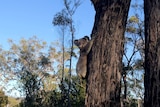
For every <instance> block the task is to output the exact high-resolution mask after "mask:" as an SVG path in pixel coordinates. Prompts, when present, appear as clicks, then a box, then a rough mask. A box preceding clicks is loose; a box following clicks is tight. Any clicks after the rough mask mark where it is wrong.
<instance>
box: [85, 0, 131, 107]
mask: <svg viewBox="0 0 160 107" xmlns="http://www.w3.org/2000/svg"><path fill="white" fill-rule="evenodd" d="M91 1H92V3H93V5H94V8H95V11H96V16H95V23H94V27H93V30H92V38H93V37H94V38H95V42H94V44H93V47H92V50H91V52H90V54H89V58H88V64H89V65H88V78H87V92H86V101H85V104H86V106H87V107H104V106H105V107H119V106H120V90H121V87H120V79H121V71H122V56H123V51H124V50H123V45H124V32H125V26H126V21H127V16H128V10H129V6H130V0H118V1H115V0H105V1H104V0H91Z"/></svg>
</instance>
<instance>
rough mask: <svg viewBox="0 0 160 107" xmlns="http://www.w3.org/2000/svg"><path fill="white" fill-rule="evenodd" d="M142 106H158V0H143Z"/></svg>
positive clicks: (159, 4) (159, 36) (159, 62)
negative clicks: (143, 88) (143, 73)
mask: <svg viewBox="0 0 160 107" xmlns="http://www.w3.org/2000/svg"><path fill="white" fill-rule="evenodd" d="M144 13H145V80H144V86H145V97H144V107H160V99H159V98H160V88H159V87H160V14H159V13H160V0H154V1H152V0H144Z"/></svg>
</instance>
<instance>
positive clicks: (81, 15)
mask: <svg viewBox="0 0 160 107" xmlns="http://www.w3.org/2000/svg"><path fill="white" fill-rule="evenodd" d="M62 8H63V0H46V1H45V0H1V1H0V16H1V17H0V38H1V39H0V45H2V46H3V47H5V46H6V45H7V40H8V38H10V39H13V40H15V41H19V40H20V39H21V38H30V37H32V36H37V37H38V38H39V39H42V40H45V41H46V42H49V43H50V42H52V41H55V40H58V39H59V38H60V37H59V33H58V30H57V28H56V27H54V26H53V25H52V19H53V17H54V15H55V14H56V13H57V12H59V11H61V9H62ZM94 14H95V12H94V9H93V6H92V4H91V2H90V0H82V4H81V5H80V7H79V8H78V9H77V11H76V13H75V15H74V21H75V27H76V35H75V37H82V36H83V35H89V34H90V33H91V31H92V26H93V22H94Z"/></svg>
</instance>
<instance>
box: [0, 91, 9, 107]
mask: <svg viewBox="0 0 160 107" xmlns="http://www.w3.org/2000/svg"><path fill="white" fill-rule="evenodd" d="M7 104H8V97H7V96H5V94H4V92H3V91H2V90H0V107H4V106H5V105H7Z"/></svg>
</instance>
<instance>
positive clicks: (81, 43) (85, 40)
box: [74, 36, 89, 49]
mask: <svg viewBox="0 0 160 107" xmlns="http://www.w3.org/2000/svg"><path fill="white" fill-rule="evenodd" d="M88 41H89V37H87V36H85V37H84V38H81V39H77V40H74V44H75V45H76V46H78V48H79V49H83V48H84V47H85V46H86V45H87V43H88Z"/></svg>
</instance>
